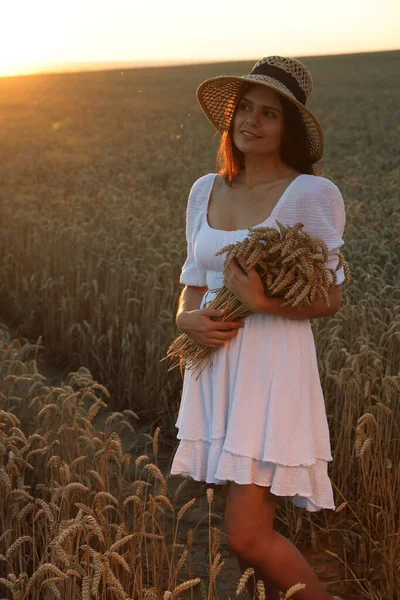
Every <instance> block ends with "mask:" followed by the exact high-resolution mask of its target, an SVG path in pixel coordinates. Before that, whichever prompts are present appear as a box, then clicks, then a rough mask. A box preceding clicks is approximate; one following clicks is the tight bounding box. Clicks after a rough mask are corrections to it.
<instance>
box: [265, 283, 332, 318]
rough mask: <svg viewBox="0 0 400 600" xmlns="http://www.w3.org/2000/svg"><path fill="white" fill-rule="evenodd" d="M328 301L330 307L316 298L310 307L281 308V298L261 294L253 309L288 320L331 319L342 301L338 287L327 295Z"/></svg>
mask: <svg viewBox="0 0 400 600" xmlns="http://www.w3.org/2000/svg"><path fill="white" fill-rule="evenodd" d="M329 299H330V301H331V305H330V306H327V305H326V304H325V301H324V300H323V299H322V298H317V299H316V300H315V302H314V303H313V304H311V306H301V307H297V306H290V305H288V306H282V303H283V302H284V300H283V298H282V297H278V296H267V295H266V294H262V295H260V296H259V297H258V302H257V303H256V304H255V306H254V308H255V309H256V310H255V312H259V313H266V314H270V315H275V316H277V317H287V318H288V319H317V318H320V317H331V316H332V315H334V314H335V312H337V311H338V310H339V308H340V305H341V300H342V289H341V286H340V285H335V287H334V288H333V290H332V291H331V292H330V293H329Z"/></svg>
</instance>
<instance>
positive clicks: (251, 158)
mask: <svg viewBox="0 0 400 600" xmlns="http://www.w3.org/2000/svg"><path fill="white" fill-rule="evenodd" d="M296 174H297V171H296V170H295V169H293V168H292V167H290V166H289V165H287V164H286V163H284V162H282V160H281V159H280V157H276V156H272V157H270V158H266V157H265V156H261V155H257V154H256V155H254V154H253V155H247V154H246V155H245V168H244V170H243V171H241V172H240V174H239V175H238V177H237V182H238V183H240V184H242V185H244V186H245V187H247V188H248V189H251V188H252V187H254V186H255V185H257V184H260V183H273V182H275V181H280V180H281V179H287V178H289V177H293V176H295V175H296Z"/></svg>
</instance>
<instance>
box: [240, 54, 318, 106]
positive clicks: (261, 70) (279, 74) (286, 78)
mask: <svg viewBox="0 0 400 600" xmlns="http://www.w3.org/2000/svg"><path fill="white" fill-rule="evenodd" d="M250 75H269V76H270V77H274V78H275V79H278V80H279V81H280V82H281V83H283V85H285V86H286V87H287V88H288V89H289V90H290V91H291V92H292V94H293V95H294V97H295V98H296V100H298V101H299V102H301V103H302V104H304V106H305V104H306V94H305V92H304V90H302V89H301V87H300V86H299V84H298V83H297V80H296V78H295V77H293V75H291V74H290V73H288V72H287V71H285V70H284V69H281V68H279V67H275V66H274V65H269V64H268V63H263V64H262V65H259V66H258V67H256V68H255V69H253V70H252V71H251V73H250Z"/></svg>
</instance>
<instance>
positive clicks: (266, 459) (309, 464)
mask: <svg viewBox="0 0 400 600" xmlns="http://www.w3.org/2000/svg"><path fill="white" fill-rule="evenodd" d="M177 439H178V440H180V441H181V442H205V443H206V444H208V445H210V446H211V444H212V442H215V441H218V440H223V439H225V438H224V437H218V438H211V441H210V440H206V439H204V438H201V437H198V438H183V437H179V434H178V435H177ZM222 450H223V451H224V452H229V454H233V456H239V457H243V458H251V459H253V460H258V461H262V462H272V463H275V464H276V465H281V466H282V467H312V466H313V465H315V464H317V462H318V461H319V460H323V461H325V462H332V461H333V457H332V455H331V456H330V457H328V458H326V457H324V456H315V458H314V459H312V458H310V459H306V460H304V461H302V462H297V463H285V462H281V460H279V459H278V458H271V457H269V456H267V457H264V456H255V455H250V454H243V453H240V454H239V453H238V452H233V451H232V450H230V449H229V448H226V447H224V448H222Z"/></svg>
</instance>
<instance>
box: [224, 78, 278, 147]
mask: <svg viewBox="0 0 400 600" xmlns="http://www.w3.org/2000/svg"><path fill="white" fill-rule="evenodd" d="M244 132H249V133H250V134H251V133H252V134H255V135H246V133H244ZM283 133H284V119H283V107H282V103H281V101H280V98H279V94H278V93H277V92H275V91H274V90H272V89H270V88H267V87H265V86H263V85H257V84H256V85H253V86H251V87H250V88H249V89H248V91H247V92H245V94H244V95H243V96H242V98H241V99H240V101H239V103H238V105H237V107H236V111H235V114H234V117H233V127H232V137H233V141H234V144H235V146H236V147H237V148H238V149H239V150H240V151H241V152H243V153H244V154H246V153H254V154H271V153H272V154H274V153H276V152H279V148H280V145H281V142H282V137H283Z"/></svg>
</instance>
